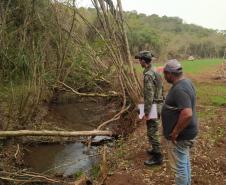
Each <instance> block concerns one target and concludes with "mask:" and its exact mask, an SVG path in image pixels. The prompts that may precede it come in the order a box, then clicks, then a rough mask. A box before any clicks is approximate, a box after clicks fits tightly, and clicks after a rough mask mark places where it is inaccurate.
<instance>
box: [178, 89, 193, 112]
mask: <svg viewBox="0 0 226 185" xmlns="http://www.w3.org/2000/svg"><path fill="white" fill-rule="evenodd" d="M175 97H176V100H175V103H176V106H177V107H178V108H179V109H185V108H192V103H191V97H190V96H189V94H188V93H186V92H185V91H184V90H182V89H180V90H178V91H177V92H176V93H175Z"/></svg>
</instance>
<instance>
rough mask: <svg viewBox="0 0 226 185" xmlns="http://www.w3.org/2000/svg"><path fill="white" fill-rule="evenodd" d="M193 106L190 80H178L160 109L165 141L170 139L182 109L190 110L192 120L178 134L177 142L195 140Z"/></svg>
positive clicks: (193, 95)
mask: <svg viewBox="0 0 226 185" xmlns="http://www.w3.org/2000/svg"><path fill="white" fill-rule="evenodd" d="M195 104H196V91H195V88H194V86H193V84H192V82H191V81H190V80H188V79H183V80H180V81H178V82H177V83H176V84H174V85H173V86H172V87H171V89H170V90H169V93H168V95H167V96H166V100H165V104H164V105H163V108H162V124H163V134H164V136H165V137H166V138H167V139H170V137H169V135H170V134H171V132H172V131H173V129H174V127H175V125H176V123H177V121H178V118H179V115H180V111H181V110H182V109H184V108H191V109H192V119H191V121H190V122H189V124H188V126H187V127H186V128H185V129H184V130H182V132H181V133H180V134H179V136H178V137H177V140H190V139H194V138H195V136H196V135H197V133H198V126H197V117H196V109H195Z"/></svg>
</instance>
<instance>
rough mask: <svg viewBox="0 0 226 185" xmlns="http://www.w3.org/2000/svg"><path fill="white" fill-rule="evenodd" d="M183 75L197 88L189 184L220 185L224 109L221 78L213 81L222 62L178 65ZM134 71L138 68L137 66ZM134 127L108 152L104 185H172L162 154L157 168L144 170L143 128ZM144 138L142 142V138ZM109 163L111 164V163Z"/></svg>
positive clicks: (225, 90) (225, 165)
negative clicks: (196, 128)
mask: <svg viewBox="0 0 226 185" xmlns="http://www.w3.org/2000/svg"><path fill="white" fill-rule="evenodd" d="M182 64H183V67H184V70H185V74H186V75H187V76H189V77H190V78H192V80H193V81H194V83H195V85H196V88H197V99H198V105H197V113H198V118H199V127H200V133H199V136H198V138H197V142H196V144H195V146H194V148H193V149H192V151H191V161H192V184H197V185H212V184H217V185H224V184H225V183H226V181H225V175H226V159H225V156H226V155H225V144H226V143H225V120H226V118H225V110H226V107H225V105H226V98H225V97H226V86H225V84H224V79H216V78H215V77H216V75H218V74H217V72H218V71H219V69H220V68H221V64H222V61H221V60H219V59H216V60H215V59H214V60H198V61H184V62H182ZM138 70H141V69H139V67H138ZM137 124H138V128H137V130H136V131H135V133H133V134H132V135H130V136H129V138H128V139H126V140H121V141H119V142H118V145H117V148H116V150H115V152H114V153H111V158H110V159H109V161H111V163H110V164H109V166H111V167H112V169H111V173H110V174H111V175H109V176H108V178H107V180H106V184H107V185H112V184H114V185H125V184H130V185H152V184H153V185H156V184H161V185H164V184H165V185H169V184H173V181H174V180H173V175H172V173H171V172H170V168H169V165H168V159H167V155H166V151H165V149H164V142H163V153H164V155H165V162H164V164H163V165H162V166H161V167H153V168H147V167H145V166H144V165H143V161H144V160H146V159H147V158H148V155H147V154H146V148H147V147H148V142H147V138H146V125H145V123H143V122H140V123H137ZM144 138H145V139H144ZM112 161H113V162H112Z"/></svg>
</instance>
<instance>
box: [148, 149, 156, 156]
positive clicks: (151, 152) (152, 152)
mask: <svg viewBox="0 0 226 185" xmlns="http://www.w3.org/2000/svg"><path fill="white" fill-rule="evenodd" d="M147 153H148V154H149V155H152V156H153V155H155V151H154V150H153V149H151V148H149V149H147Z"/></svg>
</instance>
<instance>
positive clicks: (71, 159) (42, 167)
mask: <svg viewBox="0 0 226 185" xmlns="http://www.w3.org/2000/svg"><path fill="white" fill-rule="evenodd" d="M27 149H28V152H27V155H26V164H27V165H28V167H31V168H32V169H33V170H34V171H35V172H39V173H51V174H58V175H63V176H69V175H73V174H75V173H76V172H81V171H83V172H85V173H87V174H89V170H90V169H91V168H92V166H94V165H97V163H98V161H99V156H98V153H97V147H91V149H90V150H87V148H86V146H84V145H83V144H82V143H73V144H67V145H60V144H54V145H39V146H32V147H28V148H27Z"/></svg>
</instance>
